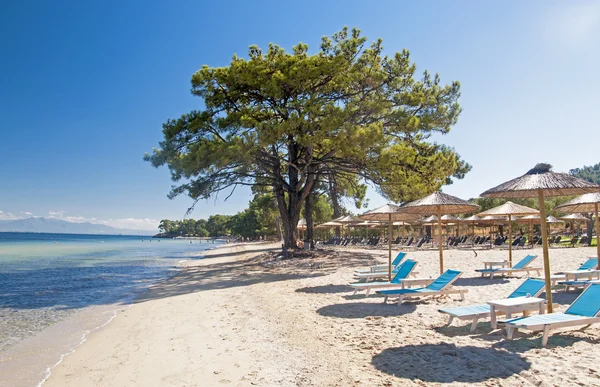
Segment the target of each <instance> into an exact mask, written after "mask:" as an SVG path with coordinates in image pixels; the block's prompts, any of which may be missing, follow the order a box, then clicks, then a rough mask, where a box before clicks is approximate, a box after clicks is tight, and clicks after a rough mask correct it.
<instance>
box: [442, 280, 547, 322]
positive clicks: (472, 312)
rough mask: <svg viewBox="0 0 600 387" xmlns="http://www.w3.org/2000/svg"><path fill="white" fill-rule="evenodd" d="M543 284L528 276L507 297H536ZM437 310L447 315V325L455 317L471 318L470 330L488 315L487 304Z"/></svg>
mask: <svg viewBox="0 0 600 387" xmlns="http://www.w3.org/2000/svg"><path fill="white" fill-rule="evenodd" d="M544 284H545V282H544V281H540V280H537V279H531V278H529V279H527V280H525V282H523V283H522V284H521V285H520V286H519V287H518V288H517V289H516V290H515V291H514V292H512V293H511V294H510V295H509V296H508V297H507V298H516V297H527V295H528V294H529V295H530V296H531V297H537V296H539V295H540V293H542V291H543V290H544ZM439 311H440V312H441V313H445V314H447V315H449V319H448V324H447V326H450V324H452V321H453V320H454V319H455V318H457V319H459V320H473V322H472V323H471V332H474V331H475V328H477V322H478V321H479V319H482V318H486V317H489V316H490V306H489V305H488V304H481V305H469V306H460V307H457V308H444V309H439Z"/></svg>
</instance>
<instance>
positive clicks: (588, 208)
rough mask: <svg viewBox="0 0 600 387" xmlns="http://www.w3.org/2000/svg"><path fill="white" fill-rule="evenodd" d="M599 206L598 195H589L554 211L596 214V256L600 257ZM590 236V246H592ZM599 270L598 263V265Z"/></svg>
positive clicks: (599, 198) (599, 197) (579, 197)
mask: <svg viewBox="0 0 600 387" xmlns="http://www.w3.org/2000/svg"><path fill="white" fill-rule="evenodd" d="M599 206H600V193H589V194H585V195H581V196H578V197H576V198H575V199H573V200H569V201H568V202H566V203H564V204H561V205H560V206H557V207H556V210H558V211H561V212H563V211H564V212H576V213H581V212H593V213H595V214H596V254H597V256H598V257H600V218H598V207H599ZM591 242H592V236H591V235H590V245H591V244H592V243H591ZM598 270H600V263H599V264H598Z"/></svg>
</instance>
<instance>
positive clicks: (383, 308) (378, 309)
mask: <svg viewBox="0 0 600 387" xmlns="http://www.w3.org/2000/svg"><path fill="white" fill-rule="evenodd" d="M416 308H417V307H416V306H415V305H414V304H412V305H410V304H407V305H401V306H399V307H396V306H395V305H394V307H391V308H390V305H386V304H383V303H379V302H378V303H374V302H347V303H343V304H333V305H327V306H324V307H322V308H319V309H317V313H318V314H320V315H321V316H327V317H338V318H347V319H358V318H365V317H394V316H402V315H403V314H408V313H412V312H414V311H415V309H416Z"/></svg>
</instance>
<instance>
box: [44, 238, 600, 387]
mask: <svg viewBox="0 0 600 387" xmlns="http://www.w3.org/2000/svg"><path fill="white" fill-rule="evenodd" d="M224 247H225V249H217V250H212V251H211V252H207V254H206V255H207V257H206V259H201V260H196V261H191V262H188V263H187V264H186V267H185V268H184V270H183V271H182V272H181V273H180V274H179V275H177V276H174V277H172V278H171V279H170V280H168V281H165V283H162V284H160V285H156V286H154V287H152V289H149V290H148V292H147V293H146V294H145V295H144V296H143V297H140V298H139V299H138V300H136V302H135V303H134V305H133V306H132V307H130V308H128V309H127V310H125V311H123V312H122V313H119V314H118V315H117V317H116V318H115V319H114V320H113V321H112V322H111V324H109V325H107V326H105V327H104V328H103V329H100V330H98V331H95V332H93V333H91V334H90V335H89V336H88V340H87V341H86V342H85V343H83V344H82V345H81V346H80V347H78V349H77V351H75V352H74V353H73V354H70V355H69V356H66V357H65V359H64V361H63V362H62V363H60V364H59V365H58V366H57V367H55V369H54V370H53V371H52V375H51V376H50V377H49V378H48V380H47V382H46V383H44V386H45V387H47V386H51V387H52V386H67V387H68V386H82V385H92V386H113V385H123V386H127V385H161V386H180V385H220V384H225V385H237V386H251V385H260V386H273V385H278V386H312V385H324V386H329V385H365V386H404V385H409V386H413V385H414V386H423V385H430V384H434V385H438V384H440V383H443V384H451V385H457V386H458V385H460V386H462V385H467V384H469V385H480V384H481V385H508V386H519V385H528V384H533V385H555V384H563V383H573V382H577V383H580V384H586V385H595V384H600V366H598V364H600V354H597V353H596V352H597V351H595V345H597V344H595V343H596V339H595V337H597V336H598V334H600V329H599V327H597V326H592V327H591V328H589V329H587V330H585V331H578V330H566V331H565V332H557V333H555V335H553V337H552V338H551V340H550V343H551V345H550V346H549V347H548V348H541V347H540V346H539V335H530V334H529V335H520V337H518V338H517V339H515V340H512V341H508V340H505V339H503V337H502V332H501V331H492V330H491V329H490V327H489V320H482V321H480V323H479V325H478V327H477V330H476V332H475V333H473V334H471V333H470V332H469V328H470V323H467V322H455V323H454V324H453V325H452V326H450V327H447V326H446V322H447V317H446V316H445V315H441V314H440V313H439V312H438V311H437V310H438V309H439V308H443V307H450V306H462V305H472V304H478V303H485V302H486V301H487V300H491V299H497V298H503V297H505V296H506V294H508V293H510V292H511V291H512V290H514V288H516V287H517V286H518V285H519V284H520V283H522V282H523V280H524V276H518V277H511V278H503V279H494V280H489V279H481V278H480V277H479V275H478V274H477V273H475V272H474V271H473V270H474V269H475V268H478V267H479V266H481V262H482V261H483V260H488V259H492V260H494V259H496V260H497V259H503V258H505V257H506V255H507V251H506V250H488V251H478V257H474V254H473V252H472V251H462V250H449V251H446V263H447V266H448V268H458V269H462V270H463V271H464V275H463V277H461V278H460V279H459V281H457V283H456V287H457V288H466V289H468V290H469V293H467V295H466V300H465V301H463V302H461V301H458V299H457V298H456V297H454V298H446V299H442V300H429V301H423V302H408V303H406V304H403V305H402V306H397V305H384V304H383V303H382V302H381V301H382V300H381V298H380V297H378V296H370V297H368V298H364V297H362V296H358V297H357V296H351V295H350V294H351V290H350V289H349V288H348V287H347V286H346V284H347V283H348V282H350V280H351V278H352V273H353V270H354V269H355V268H356V267H365V266H368V265H370V264H372V263H373V262H375V261H379V262H384V261H385V258H386V255H387V254H386V252H385V251H382V250H379V251H377V250H369V251H365V250H360V249H336V250H325V251H321V252H320V253H319V254H314V255H312V256H311V255H308V256H304V257H300V258H297V259H289V260H279V261H275V260H272V259H271V258H270V257H269V256H265V255H264V254H265V253H268V252H269V251H275V250H276V249H277V248H278V247H279V246H278V245H275V246H271V247H270V246H269V245H267V244H263V245H248V244H246V245H243V244H242V245H237V246H230V248H227V247H228V246H227V245H225V246H224ZM593 250H594V249H593V248H592V249H589V248H578V249H557V250H553V251H552V252H551V261H552V271H561V270H569V269H571V268H572V267H573V266H576V265H577V264H579V263H581V262H582V261H584V260H585V258H586V257H587V256H592V255H593V254H594V251H593ZM528 253H534V254H537V255H538V256H539V255H541V251H540V250H539V249H536V250H530V249H524V250H518V251H515V258H519V257H521V255H523V256H524V255H526V254H528ZM437 255H438V252H437V251H419V252H409V256H410V257H411V258H414V259H416V260H417V262H418V265H419V266H418V268H417V270H418V271H419V277H426V278H428V277H434V276H437V274H438V273H437V272H438V270H439V268H438V257H437ZM535 266H536V267H537V266H541V259H540V258H538V261H537V262H536V264H535ZM576 295H577V293H564V292H562V291H561V292H560V293H559V294H556V296H555V303H557V304H558V309H559V310H564V309H566V307H567V306H568V305H569V304H570V303H571V302H572V301H573V299H574V298H575V297H576ZM490 365H493V367H491V366H490ZM558 370H560V372H558Z"/></svg>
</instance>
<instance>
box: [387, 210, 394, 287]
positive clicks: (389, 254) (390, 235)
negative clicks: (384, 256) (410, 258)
mask: <svg viewBox="0 0 600 387" xmlns="http://www.w3.org/2000/svg"><path fill="white" fill-rule="evenodd" d="M388 216H389V218H388V233H389V238H388V270H389V271H388V280H389V281H390V282H391V281H392V233H393V228H394V226H393V225H392V213H389V214H388Z"/></svg>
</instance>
